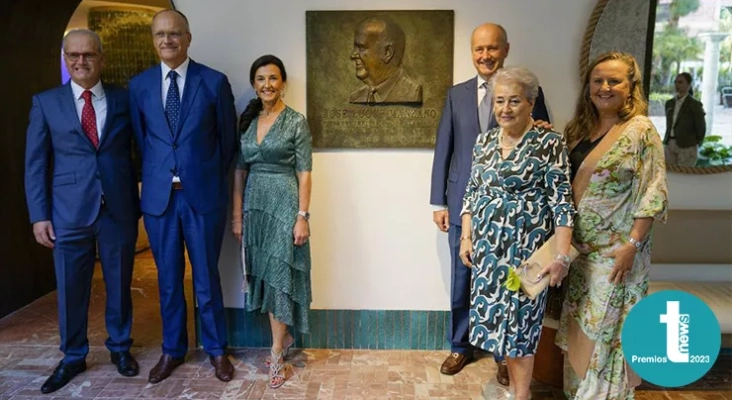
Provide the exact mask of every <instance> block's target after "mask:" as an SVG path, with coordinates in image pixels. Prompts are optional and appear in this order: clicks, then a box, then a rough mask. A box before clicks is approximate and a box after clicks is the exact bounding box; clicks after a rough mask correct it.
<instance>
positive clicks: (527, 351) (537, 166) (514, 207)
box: [460, 67, 575, 399]
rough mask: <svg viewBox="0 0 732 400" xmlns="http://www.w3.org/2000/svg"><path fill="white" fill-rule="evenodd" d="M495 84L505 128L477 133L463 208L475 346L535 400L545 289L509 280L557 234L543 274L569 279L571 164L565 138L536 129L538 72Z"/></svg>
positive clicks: (507, 73) (519, 72) (521, 72)
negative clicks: (501, 361)
mask: <svg viewBox="0 0 732 400" xmlns="http://www.w3.org/2000/svg"><path fill="white" fill-rule="evenodd" d="M490 85H491V93H493V109H494V114H495V116H496V120H497V121H498V125H499V127H497V128H495V129H492V130H490V131H488V132H485V133H482V134H480V135H479V136H478V139H477V141H476V144H475V148H474V151H473V165H472V169H471V175H470V179H469V181H468V187H467V189H466V193H465V198H464V202H463V211H462V221H463V235H464V237H462V238H461V241H460V256H461V258H462V260H463V263H465V265H467V266H471V267H472V268H473V273H472V282H471V289H470V292H471V293H470V303H471V309H470V342H471V344H473V345H474V346H476V347H479V348H481V349H483V350H485V351H488V352H491V353H493V354H494V355H495V356H504V357H506V361H507V363H508V373H509V380H510V382H511V387H510V389H509V390H510V391H511V392H514V393H515V396H516V398H517V399H528V398H529V384H530V383H531V374H532V370H533V363H534V357H533V355H534V354H535V353H536V348H537V344H538V342H539V337H540V335H541V324H542V320H543V317H544V307H545V303H546V291H544V292H542V293H541V294H540V295H539V296H537V297H536V298H535V299H533V300H532V299H530V298H529V297H527V296H526V295H525V293H523V292H522V291H521V290H520V289H519V290H512V289H511V288H509V287H506V282H507V278H508V277H509V275H510V274H511V273H512V272H513V271H514V270H515V269H516V268H517V267H518V266H519V265H520V264H521V263H522V262H523V261H525V260H526V259H528V258H529V256H531V254H532V253H533V252H534V251H536V250H537V249H539V247H541V245H542V244H543V243H544V242H545V241H546V240H547V239H549V237H550V236H551V235H555V236H556V241H555V248H553V249H552V250H553V252H554V254H555V255H556V258H555V260H554V261H553V262H552V263H551V264H549V265H547V266H545V267H544V269H543V270H542V271H541V272H540V274H542V275H544V274H548V275H550V285H559V284H561V281H562V279H563V278H564V277H565V276H566V275H567V267H568V266H569V246H570V242H571V235H572V226H573V220H574V215H575V210H574V206H573V204H572V197H571V186H570V183H569V160H568V156H567V149H566V147H565V144H564V140H563V138H562V136H561V135H560V134H558V133H556V132H553V131H551V130H546V129H544V128H535V127H534V121H533V120H532V118H531V110H532V108H533V105H534V101H535V100H536V97H537V95H538V91H539V82H538V80H537V79H536V76H534V74H532V73H531V72H530V71H528V70H527V69H525V68H521V67H516V68H503V69H501V70H499V71H498V72H496V74H495V75H494V77H493V78H492V79H491V81H490Z"/></svg>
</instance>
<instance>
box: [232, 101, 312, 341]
mask: <svg viewBox="0 0 732 400" xmlns="http://www.w3.org/2000/svg"><path fill="white" fill-rule="evenodd" d="M257 120H258V119H257V118H255V119H254V120H253V121H252V123H251V125H249V128H248V129H247V130H246V132H242V133H241V151H240V153H239V161H238V163H237V168H238V169H240V170H247V171H249V173H248V175H247V181H246V184H245V186H244V200H243V210H242V211H243V212H242V214H243V218H244V223H243V233H244V234H243V236H244V238H243V240H242V242H243V243H242V251H243V252H244V257H243V259H244V263H243V264H244V265H243V268H244V276H245V278H246V282H247V289H248V290H247V296H246V302H247V306H246V308H247V310H248V311H255V310H259V311H260V312H261V313H267V312H271V313H272V314H274V316H275V318H276V319H277V320H278V321H280V322H283V323H285V324H287V325H288V326H292V327H295V328H296V329H297V330H298V331H300V332H301V333H308V332H309V324H308V311H309V309H310V302H311V299H312V292H311V286H310V242H309V241H307V242H305V244H303V245H302V246H295V244H294V240H295V239H294V236H293V229H294V227H295V222H296V219H297V212H298V209H299V201H298V180H297V176H296V172H301V171H311V170H312V138H311V136H310V129H309V128H308V124H307V120H306V119H305V117H304V116H303V115H302V114H300V113H298V112H297V111H295V110H293V109H291V108H289V107H286V108H285V109H284V110H283V111H282V112H281V113H280V115H279V116H278V117H277V119H276V120H275V122H274V123H273V124H272V126H271V128H270V129H269V132H268V133H267V134H266V136H265V137H264V138H263V139H262V142H261V143H260V144H257Z"/></svg>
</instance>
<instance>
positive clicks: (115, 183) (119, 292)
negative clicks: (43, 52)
mask: <svg viewBox="0 0 732 400" xmlns="http://www.w3.org/2000/svg"><path fill="white" fill-rule="evenodd" d="M63 57H64V63H65V64H66V69H67V70H68V71H69V74H70V75H71V80H70V81H69V82H68V83H67V84H65V85H63V86H59V87H57V88H54V89H51V90H47V91H45V92H42V93H39V94H37V95H35V96H33V105H32V108H31V112H30V123H29V124H28V130H27V136H26V152H25V191H26V199H27V203H28V213H29V215H30V222H31V223H32V224H33V233H34V235H35V238H36V241H37V242H38V243H40V244H41V245H43V246H45V247H48V248H50V249H53V262H54V267H55V272H56V289H57V292H58V293H57V295H58V296H57V297H58V324H59V333H60V336H61V346H60V349H61V351H62V352H63V353H64V357H63V360H61V362H60V363H59V364H58V366H57V367H56V369H55V370H54V371H53V374H51V376H50V377H49V378H48V379H47V380H46V381H45V382H44V383H43V385H42V386H41V392H43V393H52V392H55V391H57V390H58V389H61V388H62V387H64V386H65V385H66V384H67V383H69V382H70V381H71V380H72V379H73V378H74V377H75V376H76V375H78V374H80V373H82V372H84V371H85V370H86V356H87V355H88V354H89V340H88V338H87V326H88V314H89V296H90V294H91V287H92V277H93V274H94V264H95V256H96V254H97V252H98V254H99V259H100V261H101V264H102V272H103V275H104V288H105V292H106V293H105V294H106V307H105V313H104V314H105V318H104V319H105V322H106V327H107V333H108V334H109V337H108V338H107V340H106V341H105V345H106V346H107V348H108V349H109V351H110V353H111V354H110V358H111V361H112V363H114V364H115V365H116V366H117V371H118V372H119V373H120V374H121V375H123V376H135V375H137V373H138V370H139V367H138V364H137V361H135V359H134V358H133V357H132V355H131V354H130V346H131V345H132V339H131V338H130V331H131V330H132V298H131V295H130V284H131V282H132V266H133V263H134V259H135V243H136V241H137V223H138V220H139V219H140V198H139V195H138V189H137V173H136V171H135V168H134V165H133V163H132V157H131V155H132V127H131V125H130V117H129V106H128V95H127V91H125V90H124V89H122V88H119V87H114V86H112V85H108V84H105V83H103V82H102V81H101V79H100V77H101V74H102V69H103V67H104V53H103V51H102V42H101V41H100V40H99V36H97V34H96V33H94V32H92V31H90V30H86V29H76V30H71V31H69V33H67V34H66V36H65V37H64V40H63Z"/></svg>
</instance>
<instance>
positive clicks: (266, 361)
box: [264, 336, 295, 365]
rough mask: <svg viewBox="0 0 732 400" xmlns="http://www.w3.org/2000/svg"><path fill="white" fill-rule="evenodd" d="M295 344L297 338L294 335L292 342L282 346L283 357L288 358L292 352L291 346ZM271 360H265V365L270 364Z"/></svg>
mask: <svg viewBox="0 0 732 400" xmlns="http://www.w3.org/2000/svg"><path fill="white" fill-rule="evenodd" d="M290 337H292V336H290ZM294 345H295V338H294V337H292V342H290V344H288V345H287V346H285V347H283V348H282V358H287V355H288V354H289V353H290V348H291V347H292V346H294ZM269 363H270V361H269V359H267V360H265V361H264V365H269Z"/></svg>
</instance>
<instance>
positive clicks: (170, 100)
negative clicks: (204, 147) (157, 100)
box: [165, 70, 180, 134]
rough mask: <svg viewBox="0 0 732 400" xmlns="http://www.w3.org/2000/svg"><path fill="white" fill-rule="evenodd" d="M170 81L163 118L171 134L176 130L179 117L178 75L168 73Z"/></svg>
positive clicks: (171, 72) (173, 72)
mask: <svg viewBox="0 0 732 400" xmlns="http://www.w3.org/2000/svg"><path fill="white" fill-rule="evenodd" d="M168 78H169V79H170V87H168V95H167V96H166V97H165V118H166V119H167V120H168V126H169V127H170V130H171V131H172V132H173V134H175V133H176V131H177V128H178V118H179V117H180V92H179V91H178V79H177V78H178V73H177V72H175V71H173V70H171V71H170V72H168Z"/></svg>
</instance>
